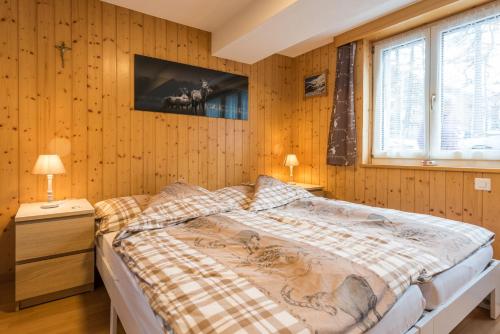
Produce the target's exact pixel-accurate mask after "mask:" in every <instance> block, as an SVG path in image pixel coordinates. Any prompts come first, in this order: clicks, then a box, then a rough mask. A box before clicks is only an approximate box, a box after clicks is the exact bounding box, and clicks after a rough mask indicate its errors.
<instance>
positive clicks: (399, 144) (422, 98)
mask: <svg viewBox="0 0 500 334" xmlns="http://www.w3.org/2000/svg"><path fill="white" fill-rule="evenodd" d="M373 60H374V103H373V105H374V123H373V124H374V127H373V148H372V155H373V157H374V158H375V159H377V158H378V159H394V158H397V159H409V160H415V159H429V160H499V159H500V6H499V5H498V4H493V5H490V6H487V7H483V8H480V9H479V10H475V11H474V12H472V14H471V13H467V14H465V15H464V14H462V15H461V16H458V17H453V18H451V19H447V20H444V21H441V22H438V23H437V24H433V25H432V26H428V27H424V28H420V29H418V30H415V31H412V32H410V33H405V34H402V35H399V36H396V37H393V38H390V39H387V40H383V41H381V42H377V43H376V44H375V45H374V58H373Z"/></svg>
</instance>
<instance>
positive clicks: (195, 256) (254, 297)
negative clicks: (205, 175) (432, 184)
mask: <svg viewBox="0 0 500 334" xmlns="http://www.w3.org/2000/svg"><path fill="white" fill-rule="evenodd" d="M266 182H268V180H267V181H266ZM266 182H263V183H264V184H265V183H266ZM273 182H274V181H273ZM273 182H271V183H270V184H271V185H272V186H276V184H273ZM268 183H269V182H268ZM265 188H266V187H262V189H261V190H266V191H262V193H263V194H265V196H260V197H259V196H258V188H256V196H255V199H254V202H255V203H257V204H258V205H254V208H255V207H259V208H260V210H261V211H258V212H251V211H246V210H241V209H234V208H233V209H231V208H225V207H224V205H223V204H222V203H220V201H217V199H215V198H213V197H212V196H211V195H209V194H202V195H198V196H194V197H193V196H191V197H189V196H188V197H186V198H185V199H180V200H177V201H165V202H164V203H160V204H156V205H155V206H154V207H152V208H150V209H147V210H145V211H144V212H143V213H142V214H140V215H139V216H137V217H136V218H135V219H134V220H133V221H132V222H131V223H130V224H129V225H128V226H127V227H125V228H124V229H123V230H122V231H121V232H120V233H119V234H118V235H117V237H116V239H115V242H114V246H115V250H116V251H117V252H118V253H119V254H120V255H121V257H122V258H123V259H124V262H125V263H126V265H127V266H128V268H129V269H130V270H131V271H132V272H133V273H134V274H135V276H136V278H137V280H138V282H139V285H140V287H141V289H142V290H143V292H144V294H145V295H146V297H147V298H148V300H149V302H150V305H151V307H152V308H153V310H154V312H155V313H156V314H157V315H159V317H160V318H161V319H163V321H164V324H165V328H168V326H170V327H171V328H172V329H173V331H174V332H175V333H178V334H179V333H214V332H215V333H362V332H365V331H367V330H368V329H369V328H371V327H373V326H374V325H375V324H376V323H377V322H378V321H379V320H380V319H381V318H382V317H383V316H384V314H385V313H386V312H387V311H388V310H389V309H390V308H391V307H392V305H393V304H394V303H395V301H396V300H397V298H398V297H399V296H400V295H401V294H402V293H404V291H405V290H406V289H407V288H408V286H409V285H410V284H413V283H415V282H418V281H422V280H426V279H428V278H429V277H431V276H432V275H434V274H436V273H439V272H441V271H443V270H446V269H448V268H450V267H451V266H453V265H454V264H455V263H457V262H459V261H461V260H462V259H464V258H465V257H467V256H468V255H469V254H471V253H472V252H473V251H474V250H476V249H477V248H479V247H481V246H482V245H484V244H487V243H488V242H489V241H490V240H491V239H492V238H493V234H492V233H491V232H489V231H487V230H485V229H482V228H478V227H474V226H470V225H466V224H457V223H456V222H450V221H447V220H444V219H438V218H436V220H435V221H432V222H431V221H425V222H424V221H422V220H429V219H430V217H429V216H422V217H418V215H414V216H411V215H410V216H406V215H405V214H402V213H401V212H397V211H393V210H385V209H377V208H368V207H365V206H356V205H355V204H350V203H346V202H339V201H332V200H325V199H320V198H311V197H310V195H309V194H308V193H307V194H306V193H303V194H302V195H301V191H300V190H297V189H288V188H287V187H284V186H282V184H281V185H279V187H278V188H279V193H280V196H272V195H271V194H272V191H270V190H269V189H265ZM278 188H276V189H278ZM287 196H288V197H289V199H291V200H290V201H288V200H287ZM267 198H269V200H268V199H267ZM194 199H196V203H198V204H196V205H194V204H193V201H194ZM268 201H271V202H273V203H279V204H282V203H287V204H285V205H284V206H281V207H279V208H276V207H274V208H273V206H274V205H276V204H273V205H271V206H268V207H271V208H265V207H266V205H265V203H267V202H268ZM251 208H252V205H250V210H251ZM424 218H425V219H424ZM417 220H418V222H416V221H417Z"/></svg>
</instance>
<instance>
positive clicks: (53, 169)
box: [33, 154, 66, 209]
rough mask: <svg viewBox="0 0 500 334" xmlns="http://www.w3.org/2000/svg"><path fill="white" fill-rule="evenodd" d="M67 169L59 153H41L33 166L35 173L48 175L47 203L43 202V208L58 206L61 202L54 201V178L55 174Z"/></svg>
mask: <svg viewBox="0 0 500 334" xmlns="http://www.w3.org/2000/svg"><path fill="white" fill-rule="evenodd" d="M65 172H66V170H65V169H64V165H63V163H62V161H61V158H59V156H58V155H57V154H40V155H39V156H38V159H37V160H36V163H35V166H34V167H33V174H37V175H47V183H48V185H47V203H46V204H42V206H41V208H42V209H50V208H57V207H58V206H59V203H55V202H53V200H54V195H53V193H52V178H53V177H54V175H55V174H63V173H65Z"/></svg>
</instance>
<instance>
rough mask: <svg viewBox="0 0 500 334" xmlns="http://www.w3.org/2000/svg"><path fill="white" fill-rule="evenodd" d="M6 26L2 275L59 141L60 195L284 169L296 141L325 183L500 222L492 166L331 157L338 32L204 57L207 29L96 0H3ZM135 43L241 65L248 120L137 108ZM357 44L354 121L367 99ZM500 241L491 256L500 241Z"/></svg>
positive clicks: (396, 203)
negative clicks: (275, 52) (285, 50)
mask: <svg viewBox="0 0 500 334" xmlns="http://www.w3.org/2000/svg"><path fill="white" fill-rule="evenodd" d="M0 31H1V32H2V33H1V34H0V185H1V187H2V191H1V192H0V280H1V279H2V278H5V277H9V276H10V274H12V268H13V248H14V247H13V245H14V238H13V226H12V216H14V215H15V212H16V210H17V207H18V205H19V203H20V202H28V201H36V200H44V198H45V194H46V180H45V178H43V177H39V176H34V175H31V168H32V166H33V164H34V162H35V159H36V157H37V155H38V154H40V153H44V152H55V153H58V154H60V155H61V157H62V159H63V162H64V164H65V167H66V170H67V173H66V174H65V175H61V176H56V178H55V195H56V198H67V197H86V198H88V199H89V200H91V201H92V202H95V201H98V200H100V199H103V198H110V197H114V196H122V195H127V194H137V193H154V192H156V191H157V190H158V189H159V188H161V187H162V186H163V185H164V184H166V183H168V182H172V181H175V180H186V181H188V182H192V183H196V184H200V185H202V186H204V187H207V188H209V189H215V188H218V187H222V186H224V185H232V184H238V183H240V182H242V181H248V180H253V179H255V177H256V176H257V175H258V174H260V173H266V174H271V175H275V176H277V177H280V178H283V179H286V178H287V170H286V168H284V167H283V166H282V161H283V157H284V155H285V154H286V153H288V152H292V151H293V152H294V153H296V154H297V156H298V158H299V161H300V166H299V167H298V168H296V170H295V174H296V180H297V181H299V182H306V183H314V184H321V185H323V186H325V188H326V189H327V191H328V192H329V194H330V195H331V196H333V197H335V198H340V199H345V200H350V201H355V202H360V203H367V204H370V205H376V206H381V207H389V208H396V209H402V210H407V211H415V212H422V213H430V214H434V215H439V216H443V217H448V218H452V219H456V220H463V221H466V222H470V223H474V224H479V225H483V226H485V227H487V228H489V229H492V230H493V231H496V232H500V224H499V223H498V222H497V217H500V205H498V203H500V174H495V173H483V172H479V173H475V172H465V171H454V170H428V169H420V168H417V169H408V168H391V169H388V168H362V167H360V166H354V167H332V166H327V165H326V145H327V137H328V127H329V120H330V114H331V110H332V102H333V98H332V95H333V94H332V92H333V81H334V75H335V57H336V54H335V47H334V45H333V44H330V45H327V46H324V47H321V48H318V49H315V50H313V51H311V52H308V53H306V54H304V55H301V56H299V57H297V58H295V59H293V60H292V59H290V58H287V57H283V56H272V57H269V58H267V59H265V60H263V61H261V62H259V63H257V64H254V65H252V66H249V65H244V64H240V63H236V62H233V61H228V60H224V59H218V58H215V57H212V56H210V47H209V46H210V35H209V33H207V32H204V31H200V30H197V29H194V28H190V27H186V26H183V25H179V24H176V23H173V22H168V21H165V20H161V19H158V18H153V17H151V16H147V15H143V14H141V13H137V12H134V11H129V10H127V9H123V8H120V7H115V6H113V5H110V4H106V3H101V2H100V1H98V0H88V1H86V0H6V1H4V2H2V4H1V5H0ZM61 41H65V42H66V44H68V45H70V46H71V47H72V50H71V51H69V52H67V53H66V55H65V67H64V68H62V66H61V60H60V58H59V54H58V53H57V52H56V51H57V50H56V49H55V48H54V45H55V44H56V43H59V42H61ZM134 53H137V54H144V55H149V56H154V57H158V58H163V59H168V60H175V61H179V62H183V63H189V64H193V65H198V66H203V67H207V68H212V69H219V70H223V71H228V72H233V73H238V74H245V75H248V76H249V78H250V92H249V108H250V111H249V120H248V121H234V120H224V119H213V118H204V117H192V116H181V115H173V114H160V113H148V112H138V111H134V110H133V82H132V78H133V62H132V56H133V54H134ZM360 55H361V53H360V52H358V58H357V61H356V66H357V72H356V73H357V77H356V82H355V85H356V95H355V98H356V114H357V121H358V124H361V122H362V119H361V109H362V105H363V103H364V102H366V101H363V96H362V94H361V92H362V91H363V82H362V80H361V78H362V70H361V67H360V64H361V59H360ZM324 69H328V70H329V93H328V95H327V96H324V97H316V98H309V99H304V98H303V93H302V82H303V78H304V76H305V75H309V74H312V73H318V72H320V71H322V70H324ZM358 143H359V144H358V145H359V146H360V144H361V131H359V132H358ZM292 145H293V147H292ZM359 151H361V149H359ZM476 176H485V177H490V178H491V179H492V186H493V191H491V192H479V191H475V190H474V189H473V179H474V177H476ZM495 249H496V254H497V256H499V254H500V246H499V243H498V242H497V243H496V244H495Z"/></svg>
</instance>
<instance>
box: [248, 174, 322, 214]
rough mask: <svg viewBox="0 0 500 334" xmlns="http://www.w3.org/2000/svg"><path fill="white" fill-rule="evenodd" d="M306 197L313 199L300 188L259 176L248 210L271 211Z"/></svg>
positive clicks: (269, 177)
mask: <svg viewBox="0 0 500 334" xmlns="http://www.w3.org/2000/svg"><path fill="white" fill-rule="evenodd" d="M308 197H313V195H312V194H311V193H310V192H308V191H307V190H305V189H303V188H301V187H296V186H294V185H291V184H287V183H284V182H281V181H280V180H278V179H275V178H273V177H271V176H267V175H261V176H259V177H258V178H257V182H256V183H255V194H254V198H253V201H252V203H250V207H249V210H250V211H260V210H267V209H272V208H276V207H278V206H282V205H285V204H288V203H291V202H293V201H296V200H298V199H301V198H308Z"/></svg>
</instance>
